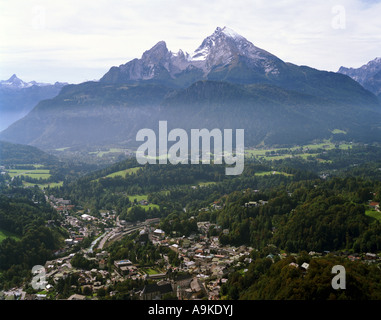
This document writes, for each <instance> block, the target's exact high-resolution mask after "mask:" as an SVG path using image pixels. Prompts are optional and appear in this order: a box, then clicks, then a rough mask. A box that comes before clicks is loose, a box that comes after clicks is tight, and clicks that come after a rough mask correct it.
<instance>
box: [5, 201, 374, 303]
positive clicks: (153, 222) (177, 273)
mask: <svg viewBox="0 0 381 320" xmlns="http://www.w3.org/2000/svg"><path fill="white" fill-rule="evenodd" d="M45 197H46V200H47V201H48V202H49V203H50V204H51V206H52V207H54V209H55V210H57V211H58V212H59V214H60V215H62V217H64V223H63V224H61V226H62V227H64V228H66V230H67V231H68V232H69V234H70V237H69V238H68V239H66V240H65V247H63V248H61V249H60V250H58V251H57V252H55V256H56V257H57V258H56V259H52V260H49V261H46V263H45V265H44V266H42V267H43V269H42V270H43V271H44V274H43V276H42V274H36V275H34V279H37V280H39V281H40V282H39V283H37V284H38V285H41V286H40V288H39V290H34V291H33V293H31V292H30V291H31V290H30V283H29V284H25V285H24V286H23V287H20V288H12V289H10V290H8V291H2V292H1V293H0V295H1V299H6V300H14V299H16V300H46V299H60V295H59V293H58V292H57V290H56V287H57V286H58V284H59V283H60V281H61V282H62V280H64V279H67V278H68V277H70V276H71V275H74V274H75V275H76V277H77V278H78V282H77V283H78V285H77V286H76V291H77V292H75V293H73V294H71V295H70V296H69V297H68V298H65V300H66V299H67V300H98V299H100V298H101V297H104V296H105V293H106V292H107V294H108V295H109V296H110V297H112V296H113V295H118V291H117V290H114V291H112V290H110V289H112V288H116V284H118V283H123V282H125V281H126V280H131V281H139V280H140V281H141V282H140V284H141V285H140V286H139V287H134V288H132V289H131V290H129V291H128V297H127V298H128V299H135V300H162V299H179V300H199V299H207V300H218V299H220V298H221V297H220V288H221V285H223V284H224V283H226V282H227V281H228V275H229V273H230V272H232V270H240V272H242V273H244V272H246V271H247V267H248V265H249V264H250V263H251V262H252V258H251V257H250V254H251V252H252V251H253V250H255V249H253V248H251V247H247V246H239V247H234V246H231V245H228V246H223V245H221V244H220V243H219V239H218V237H217V236H209V235H208V230H210V227H215V228H217V229H218V228H219V227H218V226H217V225H212V224H211V223H210V222H197V228H198V233H192V234H191V235H190V236H188V237H185V236H178V235H177V236H174V235H171V234H166V233H165V232H164V231H163V230H161V229H159V228H158V224H159V222H160V219H159V218H152V219H146V220H145V221H142V222H137V223H134V224H132V223H127V222H126V221H124V220H120V219H119V217H118V216H117V215H116V213H115V212H114V211H107V210H104V211H102V212H101V218H97V217H94V216H92V215H91V212H90V211H86V212H84V210H78V208H76V207H75V206H74V205H72V204H71V202H70V200H65V199H62V198H55V197H54V196H52V195H51V196H47V195H46V196H45ZM140 204H141V205H147V204H148V202H147V200H142V201H140ZM264 204H266V201H259V202H249V203H246V204H245V206H257V205H264ZM370 205H371V206H374V207H375V208H376V209H377V210H380V209H379V204H378V203H374V202H372V203H370ZM219 209H221V208H220V207H219V206H218V205H216V204H215V203H213V204H211V205H210V207H208V208H202V209H200V210H219ZM191 219H192V218H191ZM54 224H55V221H48V222H47V226H54ZM102 225H103V226H107V227H103V228H101V226H102ZM222 232H223V233H228V232H229V230H227V229H226V230H222ZM128 235H135V238H134V241H135V242H136V243H137V244H138V245H141V246H144V245H145V243H146V242H147V241H149V242H151V243H152V244H153V245H154V246H155V247H157V248H158V249H159V248H163V247H165V248H168V249H170V250H171V252H174V253H175V254H176V255H177V258H179V261H180V263H179V264H178V265H177V266H174V265H172V264H171V263H170V261H169V258H168V254H160V255H161V259H159V261H155V263H154V264H153V265H146V264H143V265H141V264H140V263H139V262H137V263H136V262H135V263H133V262H132V261H131V260H130V259H127V258H125V259H119V260H114V261H110V253H109V251H108V248H110V244H112V243H114V242H117V241H119V240H121V239H122V238H123V237H125V236H128ZM90 237H91V239H95V240H93V241H92V242H91V243H90V245H89V246H82V245H81V244H82V243H84V242H85V240H86V239H88V238H90ZM78 248H80V249H79V250H78ZM328 253H329V252H321V253H320V252H309V255H311V256H312V257H313V258H318V257H320V256H324V255H326V254H328ZM331 254H332V253H331ZM333 254H335V253H333ZM337 254H338V253H337ZM344 254H345V253H344ZM77 255H81V256H82V257H83V258H84V259H86V261H90V262H91V263H92V266H93V267H92V268H91V269H90V270H87V269H82V268H78V267H75V266H73V265H72V260H73V259H74V257H76V256H77ZM277 255H278V257H277V258H280V259H283V258H285V257H286V256H287V254H286V253H280V254H277ZM294 255H295V257H296V256H297V255H296V254H294ZM340 255H341V256H342V255H343V253H342V252H341V253H340ZM267 258H269V259H272V260H274V258H275V256H274V255H273V254H269V255H268V256H267ZM347 258H348V259H350V260H362V261H364V263H379V262H380V257H379V255H376V254H373V253H366V254H361V255H360V254H353V253H352V254H351V253H348V255H347ZM290 265H292V267H295V268H300V269H301V270H303V272H308V267H309V264H308V263H303V264H301V265H298V264H297V263H291V264H290ZM27 287H29V290H26V289H25V288H27ZM72 287H73V288H74V287H75V286H72ZM125 298H126V296H125V295H124V299H125ZM61 299H62V298H61Z"/></svg>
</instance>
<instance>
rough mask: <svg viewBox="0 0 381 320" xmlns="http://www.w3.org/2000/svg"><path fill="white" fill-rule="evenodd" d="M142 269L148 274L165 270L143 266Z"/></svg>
mask: <svg viewBox="0 0 381 320" xmlns="http://www.w3.org/2000/svg"><path fill="white" fill-rule="evenodd" d="M142 271H143V272H144V273H146V274H148V275H153V274H159V273H162V272H163V271H162V270H160V269H158V268H143V269H142Z"/></svg>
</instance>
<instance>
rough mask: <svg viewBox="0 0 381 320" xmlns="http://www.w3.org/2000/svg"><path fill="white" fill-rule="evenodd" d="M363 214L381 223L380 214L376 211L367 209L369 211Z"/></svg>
mask: <svg viewBox="0 0 381 320" xmlns="http://www.w3.org/2000/svg"><path fill="white" fill-rule="evenodd" d="M365 214H366V215H367V216H368V217H371V218H374V219H377V220H378V221H379V222H381V212H378V211H376V210H372V209H369V210H366V211H365Z"/></svg>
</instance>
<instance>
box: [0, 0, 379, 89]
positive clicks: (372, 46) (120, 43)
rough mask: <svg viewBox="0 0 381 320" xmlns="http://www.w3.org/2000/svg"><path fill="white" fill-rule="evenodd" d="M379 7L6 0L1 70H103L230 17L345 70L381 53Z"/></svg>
mask: <svg viewBox="0 0 381 320" xmlns="http://www.w3.org/2000/svg"><path fill="white" fill-rule="evenodd" d="M306 3H307V4H306ZM334 6H342V7H343V8H344V9H345V18H346V19H345V28H344V29H334V28H333V27H332V19H334V18H335V14H333V13H332V8H333V7H334ZM380 15H381V3H380V1H371V0H347V1H344V0H328V1H321V0H310V1H308V2H306V1H302V0H288V1H285V0H278V1H268V0H250V1H249V0H235V1H233V0H211V1H200V0H194V1H192V0H188V1H175V0H150V1H148V0H130V1H124V0H123V1H122V0H109V1H106V0H101V1H94V0H93V1H89V0H81V1H78V0H75V1H74V0H66V1H59V2H58V1H48V0H36V1H30V0H5V1H1V2H0V30H1V31H0V79H5V78H7V77H9V76H10V75H11V74H13V73H17V74H18V76H20V78H24V79H25V80H26V81H29V80H37V81H50V82H52V81H56V80H58V81H68V82H81V81H84V80H86V79H94V78H96V79H98V78H100V77H101V76H102V75H103V74H104V73H105V72H106V71H108V69H109V68H110V67H111V66H113V65H119V64H122V63H125V62H127V61H129V60H131V59H133V58H136V57H140V56H141V55H142V53H143V52H144V51H145V50H147V49H149V48H151V47H152V46H153V45H154V44H155V43H157V42H158V41H160V40H165V41H166V42H167V46H168V48H169V49H170V50H172V51H177V50H178V49H180V48H181V49H183V50H185V51H193V50H194V49H195V48H196V47H198V46H199V45H200V44H201V42H202V40H203V39H204V38H205V37H206V36H208V35H210V34H211V33H212V32H213V31H214V29H215V28H216V27H217V26H220V27H223V26H225V25H226V26H229V27H231V28H232V29H234V30H236V31H237V32H238V33H240V34H242V35H243V36H244V37H246V38H247V39H248V40H250V41H251V42H253V43H254V44H255V45H257V46H259V47H261V48H263V49H265V50H267V51H269V52H271V53H273V54H275V55H277V56H278V57H279V58H281V59H283V60H285V61H289V62H292V63H295V64H298V65H302V64H304V65H309V66H312V67H315V68H318V69H325V70H332V71H337V69H338V68H339V67H340V66H341V65H345V66H360V65H362V64H364V63H366V62H367V61H369V60H371V59H374V58H375V57H376V56H381V52H380V49H379V48H380V41H381V22H380V19H379V16H380Z"/></svg>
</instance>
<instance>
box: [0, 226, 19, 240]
mask: <svg viewBox="0 0 381 320" xmlns="http://www.w3.org/2000/svg"><path fill="white" fill-rule="evenodd" d="M8 237H10V238H13V239H15V240H19V239H20V237H19V236H18V235H16V234H14V233H12V232H8V231H6V230H3V229H0V242H1V241H3V240H4V239H6V238H8Z"/></svg>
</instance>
